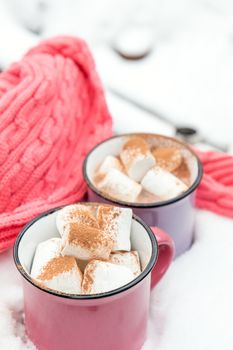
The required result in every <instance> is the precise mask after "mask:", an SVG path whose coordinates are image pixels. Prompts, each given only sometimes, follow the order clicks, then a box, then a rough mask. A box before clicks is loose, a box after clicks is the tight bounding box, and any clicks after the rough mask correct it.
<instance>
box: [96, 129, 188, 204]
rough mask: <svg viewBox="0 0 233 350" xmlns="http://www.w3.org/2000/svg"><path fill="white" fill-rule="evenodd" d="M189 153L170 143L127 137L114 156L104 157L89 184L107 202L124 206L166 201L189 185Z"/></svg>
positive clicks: (140, 137) (173, 142) (161, 139)
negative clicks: (115, 201) (108, 199)
mask: <svg viewBox="0 0 233 350" xmlns="http://www.w3.org/2000/svg"><path fill="white" fill-rule="evenodd" d="M189 153H190V151H187V148H185V146H184V145H182V144H180V143H178V142H177V143H176V141H175V140H173V139H169V138H163V137H156V136H154V137H152V135H150V134H148V135H147V134H142V135H140V134H139V135H135V136H134V135H132V136H128V137H125V138H124V142H123V144H122V145H121V148H120V149H119V153H118V154H114V155H111V154H109V155H107V156H106V157H105V158H104V159H103V161H102V162H101V164H99V165H98V166H97V168H96V171H95V176H94V177H93V181H94V184H95V186H96V187H97V188H98V189H99V190H100V192H102V193H103V195H104V196H106V197H107V198H110V199H111V198H112V199H115V200H120V201H123V202H127V203H155V202H160V201H166V200H169V199H172V198H175V197H177V196H178V195H180V194H182V193H184V192H185V191H187V190H188V188H189V187H190V186H191V185H192V182H193V179H192V174H191V172H192V170H191V163H192V162H191V161H190V159H189ZM106 164H107V166H106Z"/></svg>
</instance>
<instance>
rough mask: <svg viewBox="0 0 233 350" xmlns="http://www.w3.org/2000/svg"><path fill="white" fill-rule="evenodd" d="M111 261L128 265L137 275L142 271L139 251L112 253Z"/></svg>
mask: <svg viewBox="0 0 233 350" xmlns="http://www.w3.org/2000/svg"><path fill="white" fill-rule="evenodd" d="M109 261H110V262H111V263H113V264H117V265H122V266H126V267H128V268H129V269H130V270H131V271H132V272H133V274H134V276H135V277H137V276H138V275H140V273H141V267H140V260H139V256H138V252H137V251H131V252H116V253H112V254H111V255H110V258H109Z"/></svg>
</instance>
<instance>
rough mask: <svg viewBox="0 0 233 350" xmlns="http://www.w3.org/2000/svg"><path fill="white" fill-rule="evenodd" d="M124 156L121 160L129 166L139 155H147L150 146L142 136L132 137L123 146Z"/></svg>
mask: <svg viewBox="0 0 233 350" xmlns="http://www.w3.org/2000/svg"><path fill="white" fill-rule="evenodd" d="M122 150H123V156H121V160H122V162H123V164H124V165H125V166H126V167H128V166H130V164H131V163H132V162H133V161H134V159H135V157H137V156H138V155H144V156H145V155H147V154H148V153H149V152H150V148H149V146H148V144H147V143H146V141H145V140H144V139H143V138H142V137H138V136H135V137H131V138H130V139H129V140H128V141H127V142H126V143H125V144H124V145H123V147H122Z"/></svg>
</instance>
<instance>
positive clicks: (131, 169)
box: [120, 137, 155, 182]
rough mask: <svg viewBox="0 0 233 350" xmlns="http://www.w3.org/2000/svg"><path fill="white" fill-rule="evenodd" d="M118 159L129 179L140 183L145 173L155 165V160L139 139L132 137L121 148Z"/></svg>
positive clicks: (142, 140) (143, 141) (141, 139)
mask: <svg viewBox="0 0 233 350" xmlns="http://www.w3.org/2000/svg"><path fill="white" fill-rule="evenodd" d="M120 158H121V161H122V163H123V164H124V166H125V169H126V172H127V174H128V175H129V177H130V178H131V179H133V180H134V181H137V182H140V181H141V179H142V178H143V176H144V175H145V174H146V172H147V171H148V170H149V169H151V168H152V167H153V166H154V165H155V158H154V157H153V155H152V154H151V152H150V148H149V146H148V145H147V143H146V141H145V140H144V139H143V138H141V137H132V138H131V139H130V140H129V141H128V142H127V143H126V144H125V145H124V146H123V150H122V151H121V153H120Z"/></svg>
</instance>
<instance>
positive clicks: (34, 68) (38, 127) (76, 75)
mask: <svg viewBox="0 0 233 350" xmlns="http://www.w3.org/2000/svg"><path fill="white" fill-rule="evenodd" d="M111 126H112V123H111V118H110V116H109V112H108V109H107V106H106V102H105V99H104V94H103V90H102V87H101V84H100V80H99V78H98V75H97V74H96V71H95V66H94V62H93V59H92V57H91V54H90V52H89V50H88V48H87V46H86V44H85V43H84V42H83V41H82V40H80V39H76V38H71V37H58V38H55V39H52V40H47V41H45V42H43V43H41V44H40V45H39V46H37V47H35V48H33V49H32V50H30V51H29V52H28V53H27V55H26V56H25V57H24V58H23V59H22V60H21V61H20V62H19V63H16V64H13V65H12V66H11V67H10V68H9V69H8V70H7V71H5V72H4V73H2V74H0V252H1V251H4V250H5V249H7V248H9V247H10V246H12V244H13V242H14V239H15V237H16V235H17V234H18V232H19V230H20V229H21V228H22V226H23V225H24V224H25V223H26V222H28V221H29V220H30V219H31V218H33V217H34V216H36V215H37V214H39V213H41V212H43V211H45V210H47V209H49V208H52V207H56V206H59V205H62V204H68V203H72V202H76V201H78V200H80V199H81V198H82V197H83V196H84V194H85V191H86V187H85V184H84V181H83V178H82V171H81V168H82V162H83V159H84V157H85V155H86V154H87V152H88V151H89V150H90V149H91V148H92V147H93V146H94V145H95V144H96V143H98V142H100V141H102V140H103V139H105V138H107V137H109V136H110V135H111ZM197 153H198V155H199V157H200V158H201V160H202V162H203V165H204V176H203V179H202V181H201V184H200V186H199V188H198V190H197V202H196V203H197V206H198V207H199V208H203V209H208V210H212V211H214V212H216V213H218V214H221V215H225V216H228V217H233V158H232V157H231V156H229V155H226V154H223V153H216V152H206V153H203V152H197Z"/></svg>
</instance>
